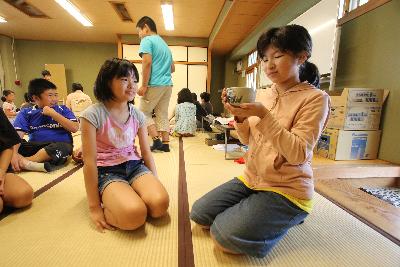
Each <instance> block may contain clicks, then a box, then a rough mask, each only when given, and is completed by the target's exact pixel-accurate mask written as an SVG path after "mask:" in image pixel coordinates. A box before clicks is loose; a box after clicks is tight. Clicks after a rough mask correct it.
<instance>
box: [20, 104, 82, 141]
mask: <svg viewBox="0 0 400 267" xmlns="http://www.w3.org/2000/svg"><path fill="white" fill-rule="evenodd" d="M52 108H53V109H54V110H55V111H57V112H58V113H59V114H61V115H62V116H64V117H65V118H67V119H69V120H71V121H78V120H77V119H76V117H75V115H74V113H72V111H71V110H70V109H68V108H67V107H66V106H64V105H62V106H58V105H57V106H53V107H52ZM42 112H43V109H42V108H39V107H38V106H34V107H30V108H25V109H22V110H21V111H20V112H19V113H18V115H17V117H16V118H15V121H14V128H15V130H17V131H22V132H25V133H27V134H28V135H29V141H30V142H66V143H71V144H72V135H71V132H69V131H67V130H65V129H64V128H63V127H62V126H61V124H59V123H58V122H57V121H55V120H54V119H53V118H52V117H50V116H46V115H43V114H42Z"/></svg>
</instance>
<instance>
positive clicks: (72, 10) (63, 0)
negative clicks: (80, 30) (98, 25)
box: [55, 0, 93, 27]
mask: <svg viewBox="0 0 400 267" xmlns="http://www.w3.org/2000/svg"><path fill="white" fill-rule="evenodd" d="M55 1H56V2H57V4H59V5H60V6H62V8H64V9H65V10H67V11H68V13H69V14H71V15H72V16H73V17H74V18H75V19H76V20H77V21H79V22H80V23H81V24H82V25H83V26H85V27H92V26H93V24H92V22H91V21H90V20H89V19H88V18H86V17H85V16H84V15H82V14H81V12H80V11H79V9H78V8H77V7H76V6H74V5H73V4H72V3H71V2H70V1H68V0H55Z"/></svg>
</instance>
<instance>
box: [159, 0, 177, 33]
mask: <svg viewBox="0 0 400 267" xmlns="http://www.w3.org/2000/svg"><path fill="white" fill-rule="evenodd" d="M161 9H162V13H163V17H164V25H165V29H166V30H167V31H173V30H174V28H175V27H174V14H173V12H172V4H167V3H166V4H161Z"/></svg>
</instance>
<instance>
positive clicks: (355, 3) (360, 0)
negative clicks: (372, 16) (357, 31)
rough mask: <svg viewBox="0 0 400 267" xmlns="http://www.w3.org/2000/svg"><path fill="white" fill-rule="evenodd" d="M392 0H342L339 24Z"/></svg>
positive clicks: (340, 2)
mask: <svg viewBox="0 0 400 267" xmlns="http://www.w3.org/2000/svg"><path fill="white" fill-rule="evenodd" d="M390 1H391V0H340V1H339V12H338V23H337V26H341V25H342V24H344V23H346V22H348V21H350V20H352V19H355V18H357V17H359V16H361V15H363V14H365V13H367V12H369V11H371V10H374V9H375V8H377V7H379V6H381V5H384V4H386V3H388V2H390Z"/></svg>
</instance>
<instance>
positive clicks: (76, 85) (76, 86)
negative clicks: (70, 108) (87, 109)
mask: <svg viewBox="0 0 400 267" xmlns="http://www.w3.org/2000/svg"><path fill="white" fill-rule="evenodd" d="M76 90H81V91H83V86H82V84H80V83H72V92H75V91H76Z"/></svg>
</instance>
